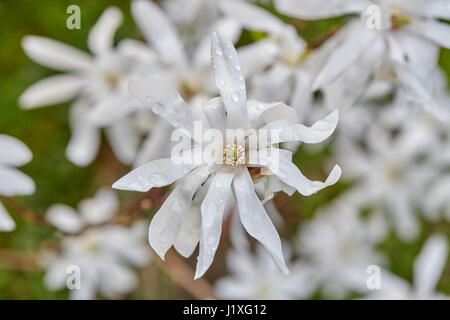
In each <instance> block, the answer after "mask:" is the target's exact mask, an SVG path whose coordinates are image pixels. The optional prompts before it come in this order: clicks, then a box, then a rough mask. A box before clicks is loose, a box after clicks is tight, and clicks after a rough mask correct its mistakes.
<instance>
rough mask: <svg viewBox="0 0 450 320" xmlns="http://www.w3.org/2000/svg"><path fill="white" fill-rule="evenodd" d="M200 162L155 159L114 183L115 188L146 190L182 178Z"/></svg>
mask: <svg viewBox="0 0 450 320" xmlns="http://www.w3.org/2000/svg"><path fill="white" fill-rule="evenodd" d="M196 167H198V164H175V163H174V162H173V161H172V159H171V158H166V159H159V160H154V161H152V162H150V163H147V164H144V165H143V166H140V167H139V168H137V169H134V170H133V171H131V172H130V173H128V174H127V175H125V176H124V177H122V178H120V179H119V180H118V181H116V182H115V183H114V184H113V186H112V187H113V188H114V189H120V190H131V191H140V192H146V191H149V190H150V189H152V188H154V187H156V188H158V187H163V186H167V185H169V184H172V183H173V182H174V181H176V180H178V179H181V178H182V177H184V176H185V175H186V174H188V173H189V172H190V171H191V170H192V169H194V168H196Z"/></svg>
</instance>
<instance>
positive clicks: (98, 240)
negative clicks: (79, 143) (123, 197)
mask: <svg viewBox="0 0 450 320" xmlns="http://www.w3.org/2000/svg"><path fill="white" fill-rule="evenodd" d="M117 209H118V199H117V197H116V195H115V193H114V192H112V191H111V190H109V189H101V190H99V191H98V192H97V194H96V195H95V197H94V198H92V199H87V200H83V201H82V202H81V203H80V204H79V207H78V212H77V211H75V210H74V209H72V208H71V207H69V206H66V205H60V204H57V205H53V206H52V207H50V208H49V210H48V212H47V216H46V218H47V219H48V220H49V221H50V222H51V223H52V224H53V225H55V226H56V227H57V228H58V229H59V230H61V231H63V232H65V233H68V234H69V235H67V236H65V237H64V238H63V239H62V242H61V248H60V251H59V252H58V253H49V254H47V255H46V256H44V257H43V259H42V261H41V263H42V264H43V265H44V267H46V268H47V273H46V275H45V278H44V280H45V283H46V285H47V286H48V287H49V288H51V289H55V290H56V289H63V288H65V287H66V285H67V283H68V276H69V275H71V274H72V272H73V271H68V270H71V269H69V268H71V267H72V266H76V267H78V268H79V271H80V280H81V283H80V285H81V288H79V289H77V288H76V287H75V289H71V291H70V297H71V298H72V299H94V298H95V297H96V295H97V293H100V294H101V295H102V296H104V297H107V298H119V297H121V296H123V295H125V294H127V293H130V292H132V291H133V290H134V289H135V287H136V285H137V276H136V274H135V272H134V270H133V268H134V267H143V266H145V265H147V264H148V263H149V261H150V252H149V251H148V249H147V246H146V245H145V233H146V228H145V225H144V224H143V223H135V224H134V225H133V226H132V227H130V228H127V227H124V226H119V225H111V224H109V225H105V226H99V225H100V224H102V223H105V222H107V221H109V220H110V219H111V218H112V217H113V216H114V214H115V213H116V211H117ZM73 285H75V283H73Z"/></svg>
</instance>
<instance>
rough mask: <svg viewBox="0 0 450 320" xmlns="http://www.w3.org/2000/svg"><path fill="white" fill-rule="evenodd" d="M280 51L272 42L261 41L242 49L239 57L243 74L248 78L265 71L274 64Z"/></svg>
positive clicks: (239, 50)
mask: <svg viewBox="0 0 450 320" xmlns="http://www.w3.org/2000/svg"><path fill="white" fill-rule="evenodd" d="M279 51H280V50H279V48H278V46H277V44H276V43H274V42H273V41H271V40H260V41H258V42H255V43H252V44H249V45H246V46H244V47H240V48H239V49H238V55H239V61H241V63H242V73H243V74H244V76H245V77H248V76H250V75H252V74H254V73H255V72H257V71H261V70H264V68H266V67H267V66H269V65H270V64H272V63H273V62H274V60H275V58H276V56H277V55H278V53H279Z"/></svg>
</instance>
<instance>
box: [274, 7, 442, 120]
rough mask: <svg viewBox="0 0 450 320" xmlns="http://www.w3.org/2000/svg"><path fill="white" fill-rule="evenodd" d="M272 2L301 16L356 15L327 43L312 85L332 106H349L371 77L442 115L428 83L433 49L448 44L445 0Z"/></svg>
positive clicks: (435, 53) (435, 58)
mask: <svg viewBox="0 0 450 320" xmlns="http://www.w3.org/2000/svg"><path fill="white" fill-rule="evenodd" d="M430 2H431V4H430ZM275 6H276V8H277V9H278V10H279V11H280V12H281V13H284V14H286V15H289V16H295V17H298V18H301V19H307V20H308V19H323V18H330V17H338V16H343V15H345V14H360V15H361V19H360V20H359V19H356V18H355V19H352V20H351V21H350V22H348V23H347V24H346V25H345V26H344V27H343V28H342V30H340V31H339V32H338V34H337V35H335V36H334V37H332V38H331V39H330V40H329V41H327V42H329V43H330V44H329V45H330V46H332V47H333V50H332V51H331V53H330V55H329V57H328V58H327V60H326V61H325V62H324V64H323V65H322V67H321V71H320V73H319V74H318V75H317V77H316V78H315V80H314V83H313V86H312V89H313V90H317V89H322V90H323V91H324V93H325V96H326V98H327V103H328V104H330V105H331V106H332V107H333V108H337V107H339V108H344V107H349V106H351V105H352V104H353V103H354V102H355V101H356V99H357V98H358V97H360V96H361V94H362V93H363V92H364V90H365V89H366V88H367V86H368V84H369V83H370V82H371V81H372V79H373V77H374V76H375V77H376V78H381V79H385V80H389V81H391V82H392V83H394V84H396V85H397V86H398V87H399V88H400V89H401V91H402V92H403V93H404V94H405V96H406V98H407V99H408V100H409V101H411V102H413V103H419V104H421V105H422V107H424V108H425V109H426V110H427V111H429V112H431V113H433V114H434V115H436V116H437V117H438V118H441V119H447V118H448V115H449V110H448V107H447V106H445V105H440V104H439V103H438V102H437V101H436V99H435V98H434V96H433V93H432V88H430V85H429V80H430V78H431V77H432V74H433V72H434V71H435V70H436V68H438V66H437V64H438V56H439V47H444V48H450V26H448V25H447V24H446V23H442V22H439V20H438V19H448V18H450V7H449V6H448V3H447V2H446V1H445V0H432V1H428V0H414V1H405V0H372V1H365V0H364V1H360V0H339V1H333V2H332V3H330V2H329V1H326V0H318V1H309V0H275ZM377 19H379V23H378V24H379V25H375V26H373V27H372V24H375V23H376V22H377Z"/></svg>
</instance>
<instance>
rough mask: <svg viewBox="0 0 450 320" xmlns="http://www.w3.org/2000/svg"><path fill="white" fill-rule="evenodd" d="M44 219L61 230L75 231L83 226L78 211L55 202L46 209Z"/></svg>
mask: <svg viewBox="0 0 450 320" xmlns="http://www.w3.org/2000/svg"><path fill="white" fill-rule="evenodd" d="M45 219H47V221H49V222H50V223H51V224H52V225H54V226H55V227H56V228H58V229H59V230H61V231H64V232H68V233H76V232H78V231H80V230H81V228H83V222H82V221H81V219H80V216H79V215H78V213H77V212H76V211H75V210H74V209H73V208H71V207H69V206H66V205H63V204H55V205H52V206H51V207H50V208H48V209H47V212H46V214H45Z"/></svg>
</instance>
